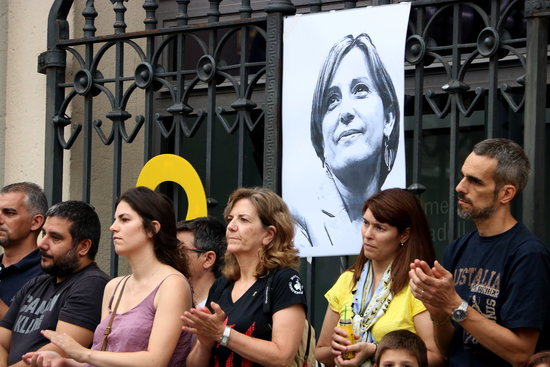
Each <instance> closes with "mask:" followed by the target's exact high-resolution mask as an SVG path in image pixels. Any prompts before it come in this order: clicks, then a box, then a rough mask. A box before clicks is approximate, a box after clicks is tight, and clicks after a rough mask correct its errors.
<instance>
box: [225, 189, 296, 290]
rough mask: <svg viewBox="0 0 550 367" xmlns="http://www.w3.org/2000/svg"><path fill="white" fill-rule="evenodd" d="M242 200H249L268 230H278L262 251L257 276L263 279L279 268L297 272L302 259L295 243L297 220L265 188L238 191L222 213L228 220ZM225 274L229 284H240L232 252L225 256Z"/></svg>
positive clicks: (237, 265)
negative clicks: (236, 204)
mask: <svg viewBox="0 0 550 367" xmlns="http://www.w3.org/2000/svg"><path fill="white" fill-rule="evenodd" d="M241 199H248V200H250V202H251V203H252V205H253V206H254V207H255V208H256V211H257V212H258V216H259V218H260V221H261V222H262V224H263V225H264V226H265V227H267V226H274V227H275V229H276V230H275V234H274V237H273V240H272V241H271V242H270V243H269V244H267V245H265V246H262V247H261V250H260V254H259V257H260V261H259V262H258V266H257V268H256V274H255V276H256V277H258V278H260V277H264V276H266V275H267V274H268V273H269V271H270V270H273V269H278V268H285V267H291V268H294V269H297V268H298V264H299V262H300V259H299V257H298V250H296V248H294V243H293V241H294V219H293V218H292V215H291V214H290V211H289V210H288V206H287V205H286V203H285V202H284V201H283V199H281V197H280V196H279V195H277V194H275V193H274V192H273V191H271V190H269V189H265V188H262V187H253V188H239V189H237V190H235V191H233V193H231V195H230V196H229V199H228V201H227V206H226V207H225V210H224V213H223V214H224V218H226V220H227V217H228V215H229V213H230V212H231V209H233V206H234V205H235V203H236V202H237V201H239V200H241ZM223 273H224V275H225V276H226V277H227V278H228V279H230V280H237V279H239V277H240V268H239V264H238V262H237V259H236V258H235V256H234V255H233V254H231V253H229V252H226V254H225V267H224V270H223Z"/></svg>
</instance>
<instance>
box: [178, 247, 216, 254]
mask: <svg viewBox="0 0 550 367" xmlns="http://www.w3.org/2000/svg"><path fill="white" fill-rule="evenodd" d="M184 250H185V251H191V252H195V253H197V254H204V253H205V252H208V251H210V250H204V249H200V248H187V247H185V248H184Z"/></svg>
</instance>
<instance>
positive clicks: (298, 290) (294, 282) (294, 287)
mask: <svg viewBox="0 0 550 367" xmlns="http://www.w3.org/2000/svg"><path fill="white" fill-rule="evenodd" d="M288 287H289V288H290V290H291V291H292V293H294V294H304V286H303V285H302V282H301V280H300V277H299V276H298V275H293V276H292V278H290V282H289V283H288Z"/></svg>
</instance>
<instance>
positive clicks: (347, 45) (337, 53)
mask: <svg viewBox="0 0 550 367" xmlns="http://www.w3.org/2000/svg"><path fill="white" fill-rule="evenodd" d="M356 47H357V48H358V49H360V50H361V51H363V53H364V54H365V59H366V62H367V66H368V70H369V71H370V72H371V75H370V77H371V78H372V81H373V83H374V86H375V88H376V91H377V92H378V95H379V96H380V98H381V99H382V104H383V106H384V116H385V121H380V123H381V124H393V127H392V129H391V131H390V132H389V134H386V133H384V141H383V144H382V146H383V149H384V153H383V154H382V155H381V159H382V162H381V164H380V167H381V168H380V185H382V183H384V181H385V179H386V176H387V175H388V173H389V172H390V171H391V169H392V167H393V163H394V162H395V157H396V155H397V147H398V145H399V119H400V113H399V100H398V99H397V94H396V93H395V88H394V86H393V82H392V80H391V77H390V75H389V73H388V72H387V70H386V67H385V66H384V64H383V63H382V60H380V56H378V51H377V50H376V47H374V45H373V44H372V41H371V39H370V37H369V36H368V35H367V34H365V33H361V34H360V35H358V36H357V37H355V38H354V37H353V36H352V35H351V34H350V35H347V36H346V37H344V38H342V39H341V40H340V41H338V42H336V43H335V44H334V46H332V48H331V49H330V51H329V53H328V56H327V58H326V59H325V62H324V64H323V66H322V68H321V72H320V73H319V78H318V79H317V86H316V87H315V92H314V94H313V103H312V106H311V125H310V128H311V143H312V144H313V148H314V149H315V152H316V153H317V156H318V157H319V159H321V162H322V163H323V165H324V164H325V152H324V150H325V147H324V143H323V126H322V124H323V118H324V116H325V113H326V112H327V109H328V99H329V98H328V94H329V88H330V84H331V83H332V79H333V78H334V74H335V73H336V71H337V70H338V67H339V65H340V62H341V61H342V59H343V58H344V56H346V55H347V54H348V53H349V52H350V51H351V50H352V49H354V48H356Z"/></svg>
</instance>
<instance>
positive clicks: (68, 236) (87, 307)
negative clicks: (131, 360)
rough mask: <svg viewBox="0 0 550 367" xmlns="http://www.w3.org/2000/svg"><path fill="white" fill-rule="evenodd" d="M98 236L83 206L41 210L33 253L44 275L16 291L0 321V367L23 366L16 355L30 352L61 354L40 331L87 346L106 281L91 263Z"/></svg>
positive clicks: (94, 218)
mask: <svg viewBox="0 0 550 367" xmlns="http://www.w3.org/2000/svg"><path fill="white" fill-rule="evenodd" d="M100 232H101V227H100V223H99V218H98V216H97V214H96V212H95V211H94V209H93V208H92V207H91V206H90V205H88V204H86V203H84V202H81V201H65V202H62V203H59V204H56V205H54V206H52V207H51V208H50V209H49V210H48V211H47V212H46V221H45V223H44V226H43V228H42V233H43V237H42V239H41V240H40V241H39V243H38V249H39V250H40V254H41V259H40V265H41V267H42V270H44V272H45V273H47V274H45V275H41V276H38V277H36V278H34V279H32V280H30V281H29V282H27V283H26V284H25V285H24V286H23V288H22V289H21V290H20V291H19V292H17V295H16V296H15V299H14V300H13V302H12V305H11V307H10V309H9V310H8V312H7V314H6V316H5V318H4V319H3V320H2V321H1V322H0V367H4V366H26V364H25V363H24V362H23V361H22V360H21V356H22V355H23V354H24V353H27V352H31V351H37V350H54V351H57V352H58V353H60V354H62V355H64V353H63V351H62V350H61V349H59V348H58V347H57V346H55V345H54V344H52V343H50V342H49V340H48V339H46V338H45V337H44V336H43V335H42V334H41V333H40V331H41V330H45V329H50V330H56V331H58V332H61V333H66V334H68V335H69V336H71V337H73V338H74V339H75V340H76V341H77V342H79V343H80V344H82V345H85V346H88V345H90V343H91V342H92V337H93V332H94V330H95V328H96V326H97V324H98V323H99V321H100V318H101V303H102V299H103V289H104V287H105V284H106V283H107V281H108V280H109V277H108V276H107V274H105V273H104V272H102V271H101V270H100V269H99V268H98V267H97V265H96V264H95V262H94V258H95V255H96V253H97V249H98V246H99V237H100Z"/></svg>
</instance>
